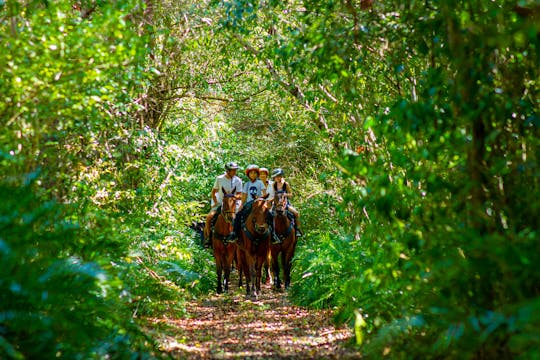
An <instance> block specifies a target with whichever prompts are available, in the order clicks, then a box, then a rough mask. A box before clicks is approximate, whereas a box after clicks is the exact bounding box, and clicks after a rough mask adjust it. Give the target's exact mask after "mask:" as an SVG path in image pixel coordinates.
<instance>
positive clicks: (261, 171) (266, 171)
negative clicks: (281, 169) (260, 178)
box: [259, 167, 270, 175]
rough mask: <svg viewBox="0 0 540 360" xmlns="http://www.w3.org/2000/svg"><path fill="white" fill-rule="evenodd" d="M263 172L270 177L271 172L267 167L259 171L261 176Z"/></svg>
mask: <svg viewBox="0 0 540 360" xmlns="http://www.w3.org/2000/svg"><path fill="white" fill-rule="evenodd" d="M263 172H264V173H266V175H270V171H269V170H268V169H267V168H265V167H262V168H260V169H259V174H260V173H263Z"/></svg>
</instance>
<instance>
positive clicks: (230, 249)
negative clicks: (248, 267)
mask: <svg viewBox="0 0 540 360" xmlns="http://www.w3.org/2000/svg"><path fill="white" fill-rule="evenodd" d="M235 252H236V245H234V244H229V245H227V251H226V253H225V256H224V258H225V259H224V271H225V292H227V291H229V279H230V276H231V266H232V261H233V258H234V254H235Z"/></svg>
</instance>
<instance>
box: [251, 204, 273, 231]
mask: <svg viewBox="0 0 540 360" xmlns="http://www.w3.org/2000/svg"><path fill="white" fill-rule="evenodd" d="M268 211H269V210H268V203H267V201H266V197H265V198H258V199H256V200H254V201H253V207H252V208H251V221H252V222H253V228H254V229H255V232H257V233H258V234H265V233H266V232H267V231H268V222H267V218H268Z"/></svg>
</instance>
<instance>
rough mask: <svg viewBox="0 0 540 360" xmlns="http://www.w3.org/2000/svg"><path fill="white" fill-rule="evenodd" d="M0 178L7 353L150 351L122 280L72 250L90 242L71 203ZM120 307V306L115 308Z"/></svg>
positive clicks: (1, 314) (0, 283)
mask: <svg viewBox="0 0 540 360" xmlns="http://www.w3.org/2000/svg"><path fill="white" fill-rule="evenodd" d="M32 178H35V174H31V175H29V176H28V177H27V179H26V182H27V183H28V184H26V185H18V184H13V183H8V182H6V181H5V180H4V181H2V183H1V184H0V194H1V196H2V199H3V201H2V204H1V208H0V219H1V223H0V261H1V263H2V269H1V275H0V279H1V280H0V290H1V295H0V298H1V300H0V339H1V341H0V354H2V357H3V358H4V357H8V358H14V359H23V358H37V357H44V358H53V357H64V358H80V359H89V358H103V357H114V358H133V357H141V358H146V357H149V354H148V353H147V350H146V349H148V348H149V344H150V343H149V342H148V340H147V339H146V337H145V336H143V335H142V334H141V333H140V332H139V331H138V330H137V327H136V325H135V324H134V323H133V321H132V320H131V316H130V314H129V311H128V308H127V307H125V304H124V301H123V299H122V296H121V289H122V287H121V282H120V281H119V280H118V278H116V277H115V276H114V274H113V273H109V272H107V271H105V270H104V269H103V268H102V267H101V266H100V265H99V264H97V263H95V262H87V261H84V260H83V259H81V258H80V257H78V256H76V255H71V256H70V255H68V253H67V251H66V249H69V248H70V247H72V246H73V244H75V243H78V242H82V241H85V240H86V239H84V238H81V234H80V233H79V231H78V230H79V229H78V224H77V223H74V222H72V221H70V220H67V219H66V209H65V208H63V207H61V206H60V205H58V204H55V203H54V202H50V201H49V202H44V201H42V200H41V199H40V198H39V197H37V196H36V195H35V194H34V192H33V189H32V187H31V183H29V182H30V181H31V179H32ZM111 309H115V311H110V310H111Z"/></svg>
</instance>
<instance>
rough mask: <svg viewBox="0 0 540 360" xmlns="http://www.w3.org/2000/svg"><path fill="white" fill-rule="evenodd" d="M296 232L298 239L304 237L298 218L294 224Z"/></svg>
mask: <svg viewBox="0 0 540 360" xmlns="http://www.w3.org/2000/svg"><path fill="white" fill-rule="evenodd" d="M294 230H295V232H296V237H302V236H304V234H303V233H302V230H300V221H299V220H298V218H296V221H295V222H294Z"/></svg>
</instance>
